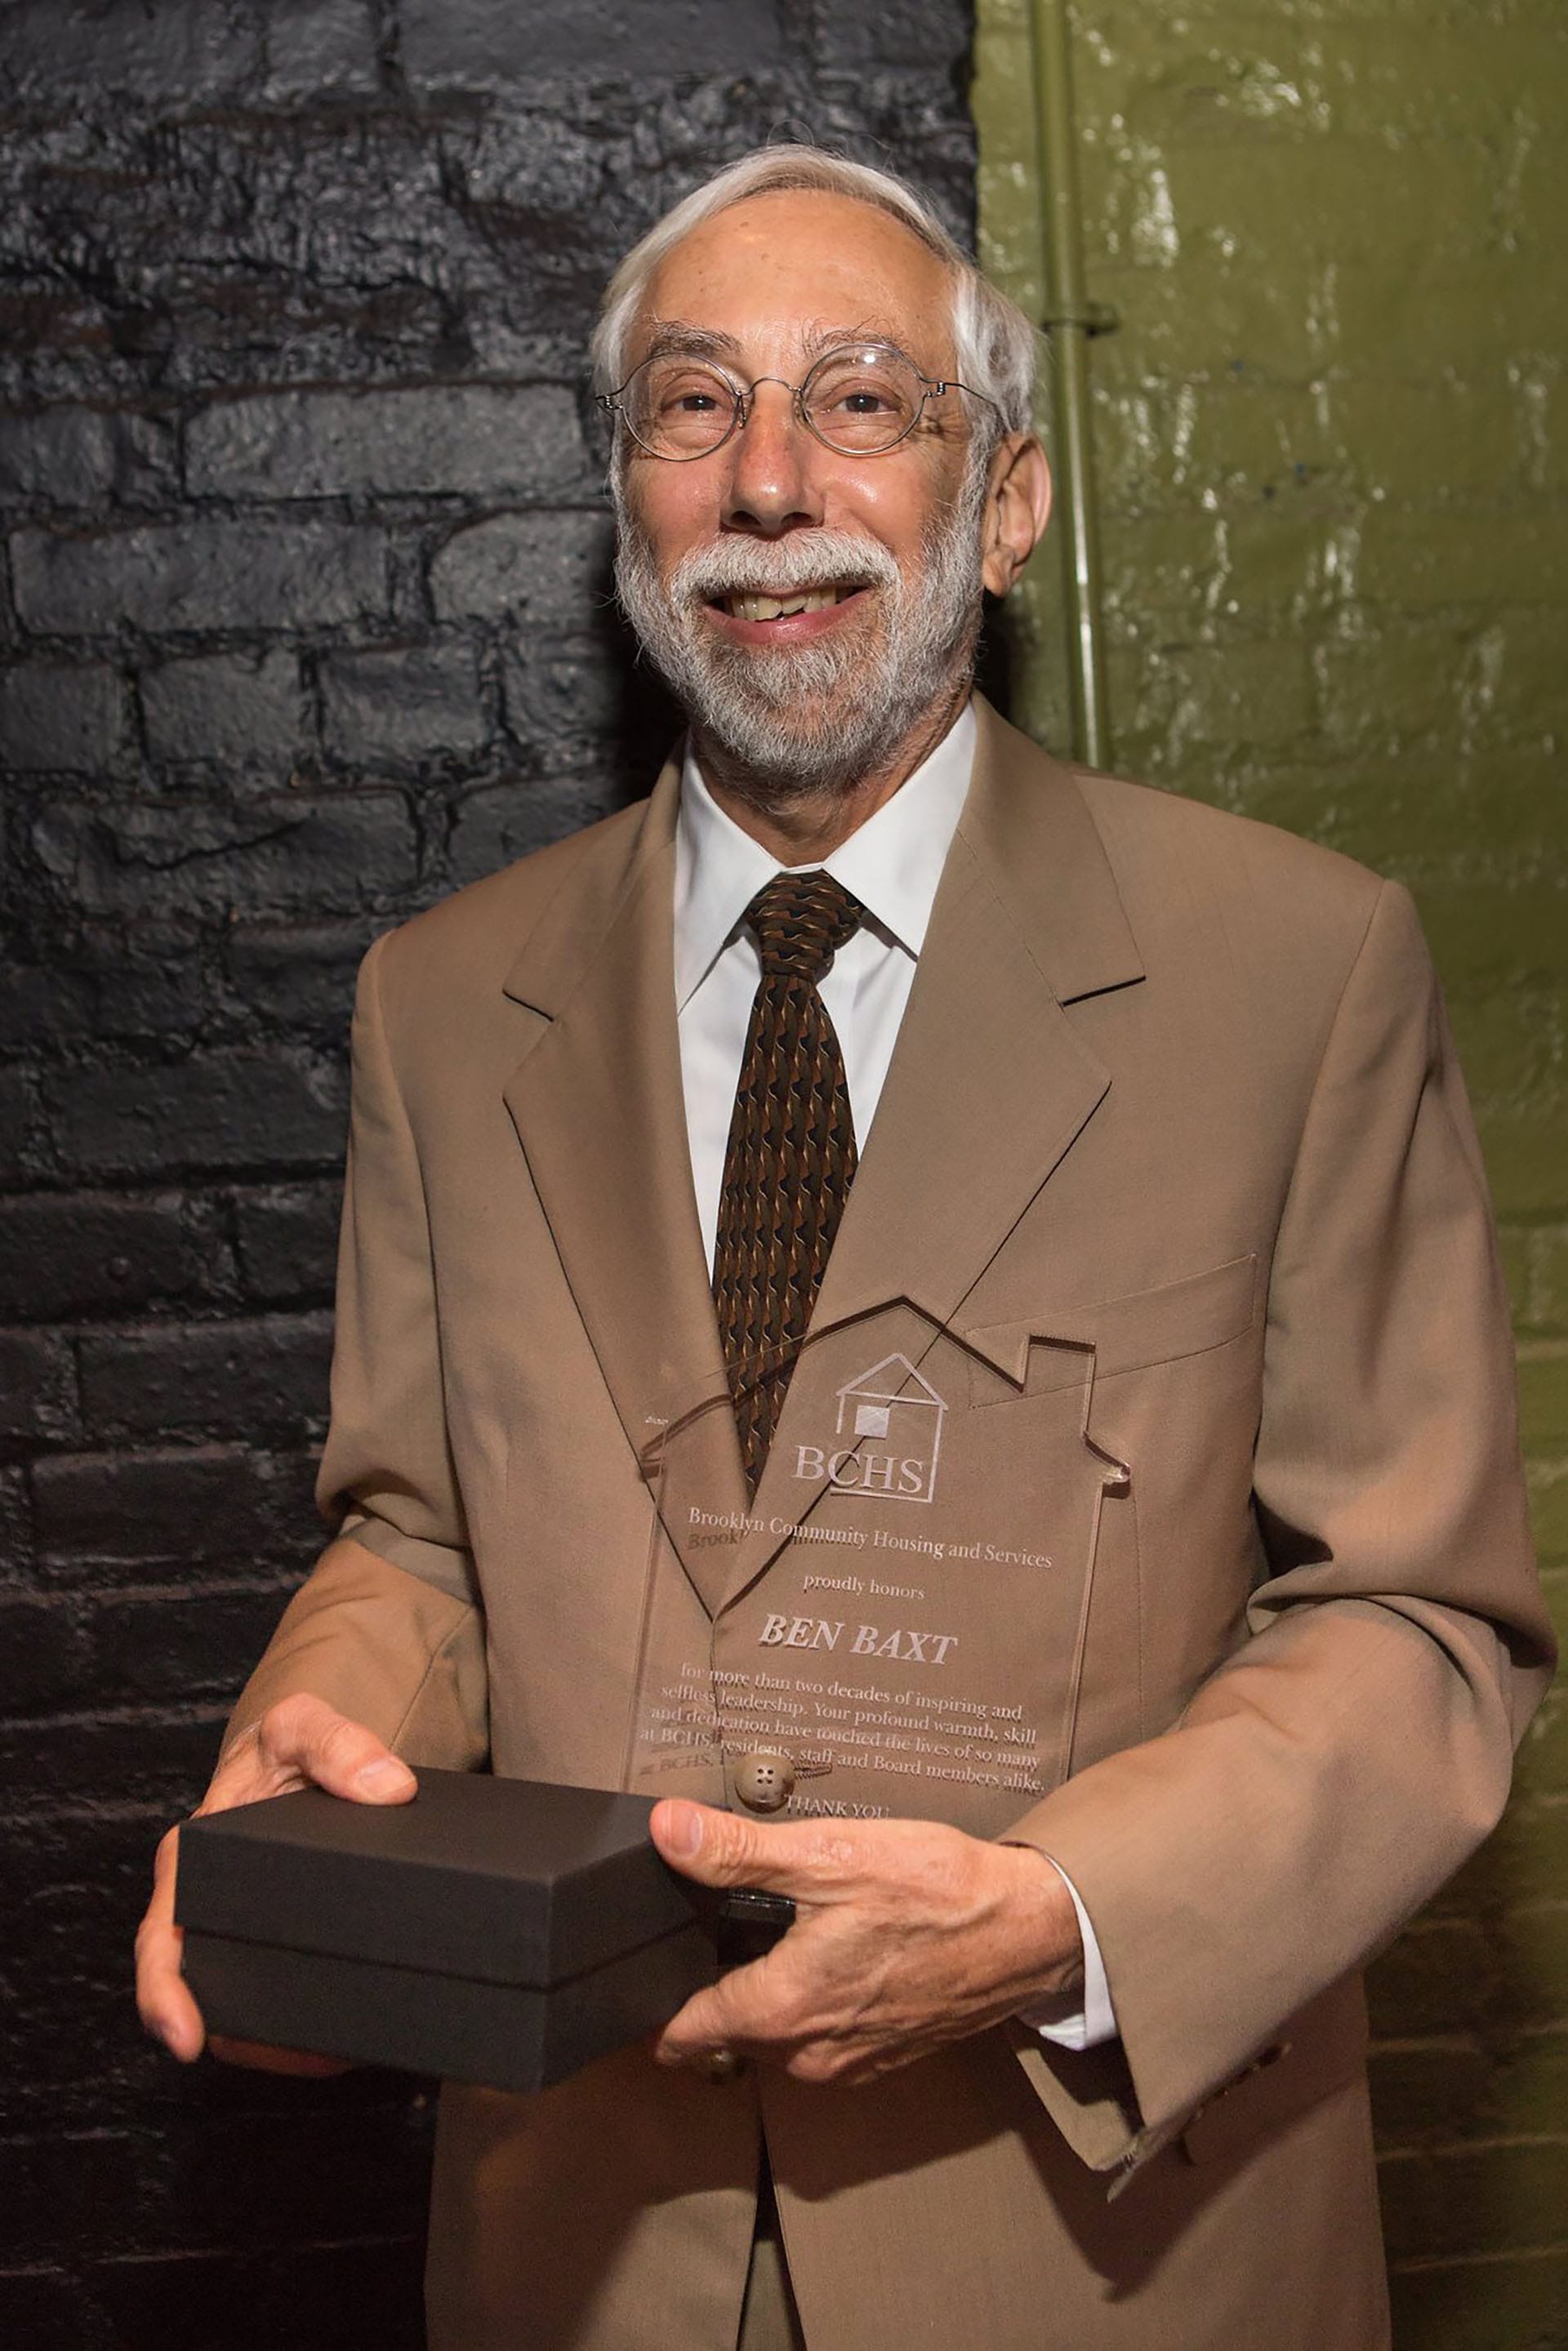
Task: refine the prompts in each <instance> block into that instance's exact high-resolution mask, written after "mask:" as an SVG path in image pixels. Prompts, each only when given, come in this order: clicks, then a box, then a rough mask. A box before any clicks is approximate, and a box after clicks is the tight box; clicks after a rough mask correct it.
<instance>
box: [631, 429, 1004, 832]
mask: <svg viewBox="0 0 1568 2351" xmlns="http://www.w3.org/2000/svg"><path fill="white" fill-rule="evenodd" d="M986 486H987V468H986V467H985V466H984V465H976V464H974V463H971V464H970V465H969V466H968V467H967V470H966V474H965V477H964V483H963V486H962V488H961V490H960V492H959V496H958V498H957V500H956V503H955V504H954V506H953V507H950V508H949V509H947V511H946V512H945V513H942V514H939V515H938V516H937V517H936V518H935V519H934V520H933V522H932V524H931V526H930V528H929V529H928V530H927V533H926V538H925V548H924V550H923V560H922V563H921V567H920V569H919V570H918V572H916V573H915V575H914V576H913V577H909V576H906V575H905V574H904V572H902V571H901V570H900V569H899V568H898V565H897V564H896V562H895V561H894V558H893V557H892V556H891V555H890V554H889V553H888V551H887V549H885V548H884V547H882V546H880V545H879V544H878V543H877V542H876V541H875V540H873V539H869V538H862V537H861V536H860V535H859V534H858V533H852V532H846V531H829V530H798V531H790V532H789V533H788V534H787V535H786V536H785V537H784V538H778V539H768V540H758V539H755V538H740V537H738V536H736V537H730V538H720V539H716V540H715V541H713V543H712V544H711V545H710V546H707V547H704V548H698V549H694V550H693V552H692V553H691V554H690V555H687V556H685V557H683V559H681V561H680V562H679V563H678V564H677V565H676V566H675V569H674V571H673V572H672V573H671V575H670V578H669V580H667V581H666V580H663V579H662V578H661V577H660V574H659V569H658V566H657V563H656V562H655V560H654V557H653V549H652V548H651V547H650V545H649V543H648V540H647V538H646V536H645V534H644V533H643V529H642V528H641V526H640V524H639V523H638V522H637V520H636V518H635V517H633V515H632V513H631V511H630V509H629V507H628V506H627V503H626V500H625V498H624V496H623V495H622V487H621V485H620V483H619V482H617V483H616V484H615V486H614V495H615V510H616V517H617V521H618V524H619V538H618V542H617V549H616V558H615V584H616V588H617V590H618V592H619V594H620V598H621V603H622V610H623V611H625V613H626V616H627V618H628V620H629V621H630V622H631V623H632V628H633V629H634V630H635V631H636V632H637V636H638V638H639V640H640V641H641V643H642V645H643V651H644V652H645V653H647V655H648V657H649V659H650V660H651V661H652V662H653V664H654V666H655V667H656V668H657V669H658V670H659V672H660V673H661V674H662V675H663V676H664V680H665V682H666V684H668V685H669V687H670V688H671V691H672V692H673V693H674V695H675V697H676V699H677V701H679V703H680V704H681V705H682V707H683V708H684V709H685V712H686V714H687V716H688V717H689V718H690V719H691V720H692V722H693V724H694V726H695V727H696V728H697V729H698V730H699V731H700V732H701V733H702V734H703V735H704V736H705V737H707V738H708V739H709V740H711V741H712V742H713V743H714V744H715V745H716V747H717V748H718V749H719V751H720V752H721V753H722V754H723V755H724V756H725V757H726V758H727V760H728V762H729V763H730V764H731V765H732V766H733V767H734V768H736V769H737V770H738V771H739V772H738V774H737V775H736V776H734V777H732V778H731V781H732V783H733V784H734V785H735V786H736V787H737V789H741V790H742V791H743V792H744V793H745V795H746V797H747V798H748V799H754V800H755V802H756V803H757V804H758V806H759V807H764V808H777V807H781V806H788V805H789V803H791V802H793V801H797V800H800V799H806V798H809V797H810V796H812V795H815V794H819V793H823V792H828V793H834V794H837V793H841V792H843V791H846V790H848V789H850V788H851V787H852V785H854V784H856V783H858V782H860V781H862V779H863V778H864V777H866V776H867V775H868V774H871V773H873V772H874V770H875V768H877V767H878V766H879V765H880V763H881V762H882V761H883V760H884V759H885V758H887V756H888V754H889V752H890V751H891V750H892V749H893V747H894V745H896V744H897V743H899V742H901V741H902V740H903V739H904V737H905V736H907V735H908V734H910V733H911V732H912V731H913V729H914V728H915V726H917V725H918V724H919V722H920V720H921V719H922V718H923V717H924V716H926V715H927V714H933V715H934V714H935V713H936V712H937V711H938V710H940V709H941V708H942V707H943V706H944V705H946V704H947V703H948V702H949V701H950V700H951V698H952V697H953V695H955V694H956V692H957V690H958V688H959V686H960V685H961V684H962V683H963V682H964V680H965V679H966V678H967V674H968V672H969V669H970V667H971V664H972V663H973V659H974V649H975V640H976V638H977V635H978V633H979V625H980V609H981V590H982V579H981V560H980V519H981V517H982V515H983V513H984V510H985V499H986ZM825 579H828V580H832V579H837V580H844V579H855V580H865V581H867V582H868V583H869V584H870V585H871V586H872V587H873V589H874V590H876V592H877V606H878V614H877V617H878V620H879V623H880V625H879V627H878V629H877V632H876V637H875V640H874V642H873V643H871V644H870V645H869V646H868V644H867V643H866V632H865V631H864V630H863V629H861V628H856V627H853V626H852V627H851V628H849V629H846V630H844V631H842V632H834V635H833V636H832V637H831V638H830V639H828V640H827V642H825V643H821V644H818V645H801V646H794V647H789V648H785V647H781V648H780V649H779V652H778V653H769V652H768V651H767V650H766V649H763V650H762V651H760V652H753V651H751V650H750V649H749V648H743V647H741V646H739V645H735V644H731V643H726V642H724V641H723V640H722V639H720V638H719V637H718V636H717V635H716V632H714V631H713V630H712V629H711V628H710V627H709V626H708V625H707V624H706V622H705V621H704V619H703V608H704V606H705V605H706V603H707V602H708V601H711V600H712V599H714V598H716V597H718V596H722V595H726V594H736V593H739V592H743V591H746V590H765V589H768V588H780V587H784V588H788V587H802V586H806V585H808V584H810V583H813V582H818V581H821V580H825Z"/></svg>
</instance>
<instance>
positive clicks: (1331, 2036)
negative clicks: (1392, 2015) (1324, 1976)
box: [1181, 1976, 1367, 2163]
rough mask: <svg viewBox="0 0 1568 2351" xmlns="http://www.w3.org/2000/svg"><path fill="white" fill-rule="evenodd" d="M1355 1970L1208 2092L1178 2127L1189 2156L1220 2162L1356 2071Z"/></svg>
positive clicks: (1360, 2060)
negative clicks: (1237, 2071) (1184, 2123)
mask: <svg viewBox="0 0 1568 2351" xmlns="http://www.w3.org/2000/svg"><path fill="white" fill-rule="evenodd" d="M1366 2043H1367V2027H1366V2001H1365V1998H1364V1994H1363V1991H1362V1988H1361V1979H1360V1977H1359V1976H1353V1977H1349V1978H1347V1979H1346V1980H1344V1981H1343V1982H1342V1983H1337V1984H1333V1985H1331V1987H1330V1988H1329V1990H1328V1991H1325V1992H1321V1993H1320V1994H1319V1995H1318V1997H1317V1999H1316V2000H1314V2001H1312V2003H1311V2004H1310V2006H1308V2007H1306V2008H1303V2009H1302V2010H1301V2013H1300V2014H1299V2015H1298V2016H1295V2017H1292V2018H1291V2021H1290V2022H1289V2023H1288V2024H1286V2025H1284V2026H1283V2027H1282V2028H1281V2032H1280V2033H1279V2035H1278V2037H1277V2038H1276V2039H1275V2040H1274V2041H1272V2042H1270V2044H1269V2046H1268V2047H1267V2048H1266V2049H1263V2050H1260V2053H1259V2054H1258V2055H1257V2056H1256V2057H1255V2058H1254V2059H1253V2060H1252V2063H1251V2064H1249V2065H1245V2066H1243V2067H1242V2069H1241V2071H1240V2073H1239V2074H1235V2075H1233V2077H1232V2078H1231V2080H1229V2081H1228V2082H1226V2083H1224V2084H1223V2085H1221V2087H1220V2088H1219V2089H1218V2090H1216V2091H1215V2092H1214V2094H1213V2095H1212V2096H1211V2097H1208V2098H1206V2099H1205V2100H1204V2103H1203V2105H1201V2106H1199V2107H1198V2109H1197V2113H1196V2114H1195V2115H1194V2116H1192V2118H1191V2120H1190V2121H1189V2122H1188V2123H1187V2125H1186V2128H1185V2129H1184V2130H1183V2132H1182V2134H1181V2143H1182V2147H1183V2150H1184V2151H1185V2153H1186V2156H1187V2157H1188V2158H1189V2159H1190V2160H1191V2161H1192V2162H1194V2163H1218V2162H1222V2161H1223V2160H1224V2158H1226V2157H1227V2156H1228V2155H1229V2154H1231V2153H1232V2152H1233V2151H1234V2150H1235V2149H1236V2148H1238V2147H1245V2146H1246V2145H1247V2143H1248V2142H1249V2140H1250V2139H1254V2138H1260V2137H1262V2136H1263V2134H1264V2133H1265V2132H1267V2131H1271V2130H1278V2129H1280V2128H1281V2126H1283V2125H1284V2124H1285V2123H1288V2122H1292V2121H1294V2119H1295V2117H1296V2116H1298V2115H1304V2114H1305V2113H1306V2112H1307V2110H1308V2108H1309V2107H1311V2106H1315V2105H1317V2103H1318V2101H1319V2099H1320V2098H1326V2097H1327V2096H1328V2095H1329V2093H1330V2092H1331V2091H1332V2090H1339V2089H1343V2086H1344V2085H1345V2084H1346V2083H1347V2082H1349V2081H1352V2080H1354V2077H1355V2075H1356V2074H1358V2073H1359V2072H1360V2070H1361V2068H1362V2065H1363V2064H1364V2062H1365V2058H1366Z"/></svg>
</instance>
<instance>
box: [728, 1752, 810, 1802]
mask: <svg viewBox="0 0 1568 2351" xmlns="http://www.w3.org/2000/svg"><path fill="white" fill-rule="evenodd" d="M735 1792H736V1794H737V1796H738V1797H739V1798H740V1801H741V1802H742V1803H743V1804H744V1805H745V1806H746V1808H747V1811H748V1812H752V1813H780V1812H782V1811H783V1809H784V1807H785V1805H786V1804H787V1803H788V1802H789V1799H790V1797H791V1796H792V1795H793V1794H794V1792H795V1766H794V1765H793V1763H791V1762H790V1761H789V1757H788V1755H779V1754H776V1753H775V1752H774V1751H773V1750H772V1749H770V1748H766V1747H757V1748H753V1750H751V1752H750V1753H749V1754H748V1755H740V1756H737V1758H736V1763H735Z"/></svg>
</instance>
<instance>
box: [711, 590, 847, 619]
mask: <svg viewBox="0 0 1568 2351" xmlns="http://www.w3.org/2000/svg"><path fill="white" fill-rule="evenodd" d="M861 585H862V583H861V582H860V581H858V580H853V581H848V582H846V583H845V584H844V585H843V586H841V587H833V586H829V587H822V588H781V589H780V590H779V592H778V594H777V595H768V594H766V593H764V592H762V591H760V590H751V591H745V592H737V593H736V594H734V595H730V596H719V597H716V598H715V599H714V601H715V604H716V607H717V609H718V610H719V611H722V612H727V613H728V614H729V615H730V617H731V618H732V619H733V620H737V621H781V620H789V619H792V618H793V616H794V615H795V614H796V613H798V612H825V611H828V610H829V609H830V607H831V606H832V605H834V604H841V603H843V602H845V601H847V600H848V599H849V598H850V597H851V596H858V595H859V594H860V592H861Z"/></svg>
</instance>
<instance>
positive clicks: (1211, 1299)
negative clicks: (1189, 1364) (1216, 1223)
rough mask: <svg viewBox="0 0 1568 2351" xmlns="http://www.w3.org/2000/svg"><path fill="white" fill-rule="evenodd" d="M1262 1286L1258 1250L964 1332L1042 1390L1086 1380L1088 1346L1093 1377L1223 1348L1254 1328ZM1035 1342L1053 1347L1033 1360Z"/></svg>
mask: <svg viewBox="0 0 1568 2351" xmlns="http://www.w3.org/2000/svg"><path fill="white" fill-rule="evenodd" d="M1257 1288H1258V1259H1257V1258H1256V1256H1253V1255H1249V1256H1247V1257H1237V1258H1231V1259H1229V1260H1228V1263H1227V1264H1225V1265H1217V1266H1211V1267H1210V1268H1209V1270H1208V1271H1207V1272H1206V1273H1192V1274H1187V1275H1186V1276H1184V1278H1183V1279H1182V1280H1180V1281H1167V1282H1162V1283H1161V1285H1160V1286H1159V1288H1158V1289H1157V1290H1134V1291H1133V1292H1132V1293H1131V1294H1130V1295H1129V1296H1127V1297H1125V1298H1106V1299H1101V1300H1099V1301H1097V1302H1095V1303H1093V1304H1091V1305H1088V1306H1068V1307H1062V1308H1060V1309H1052V1308H1050V1307H1047V1308H1045V1309H1043V1310H1042V1311H1040V1312H1039V1313H1037V1314H1032V1315H1029V1316H1019V1318H1018V1319H1016V1320H1014V1321H1009V1322H985V1323H980V1324H978V1325H977V1326H976V1327H975V1328H974V1329H972V1330H967V1331H966V1332H964V1341H965V1343H966V1345H967V1346H969V1347H971V1348H973V1350H974V1351H975V1353H977V1354H978V1355H982V1356H983V1357H984V1358H985V1360H986V1362H987V1363H988V1364H992V1365H993V1366H994V1368H995V1369H996V1370H998V1372H1000V1373H1001V1374H1003V1376H1004V1377H1005V1378H1007V1379H1009V1380H1010V1381H1012V1382H1013V1384H1014V1385H1015V1386H1016V1387H1018V1388H1020V1389H1021V1388H1022V1387H1023V1386H1024V1384H1025V1382H1026V1380H1027V1382H1028V1384H1029V1388H1030V1394H1031V1395H1034V1394H1044V1393H1045V1392H1047V1391H1048V1390H1050V1389H1051V1388H1053V1387H1069V1386H1071V1385H1072V1384H1074V1383H1075V1382H1077V1381H1079V1380H1081V1379H1082V1377H1083V1374H1084V1369H1085V1363H1084V1357H1085V1353H1086V1352H1087V1351H1092V1354H1093V1359H1094V1376H1095V1378H1096V1380H1104V1379H1113V1378H1114V1377H1115V1375H1116V1374H1117V1373H1118V1372H1135V1371H1141V1370H1142V1369H1143V1368H1144V1366H1145V1364H1166V1363H1173V1362H1175V1361H1176V1358H1177V1357H1179V1356H1182V1355H1197V1354H1201V1353H1204V1351H1205V1350H1206V1349H1207V1348H1210V1347H1222V1346H1224V1345H1225V1343H1226V1342H1227V1341H1228V1340H1230V1339H1234V1338H1237V1337H1238V1336H1239V1334H1240V1332H1243V1331H1245V1330H1247V1329H1248V1328H1249V1325H1250V1323H1251V1322H1252V1318H1253V1314H1254V1312H1255V1311H1256V1302H1257V1298H1256V1294H1257ZM1031 1347H1033V1348H1035V1349H1037V1350H1048V1351H1049V1352H1048V1353H1046V1354H1045V1357H1044V1360H1043V1361H1041V1360H1040V1357H1039V1356H1038V1355H1037V1357H1036V1360H1035V1361H1034V1362H1033V1363H1032V1364H1031V1362H1030V1348H1031Z"/></svg>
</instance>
